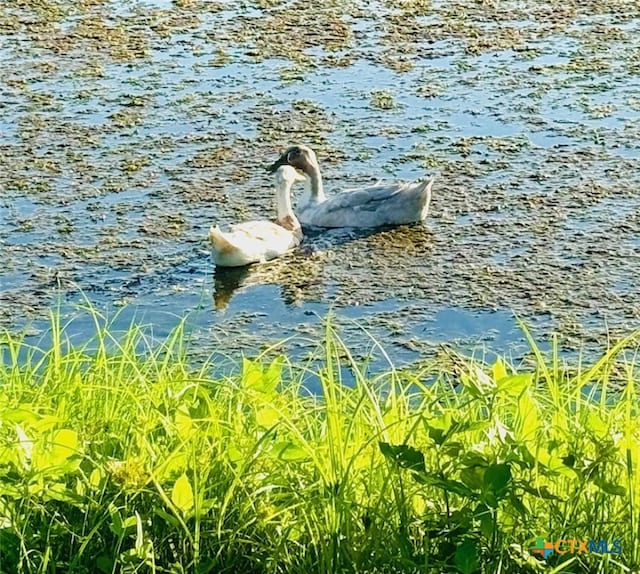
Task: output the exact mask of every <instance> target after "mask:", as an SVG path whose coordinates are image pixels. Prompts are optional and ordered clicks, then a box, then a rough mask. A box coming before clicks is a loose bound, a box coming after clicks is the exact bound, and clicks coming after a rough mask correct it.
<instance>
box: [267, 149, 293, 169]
mask: <svg viewBox="0 0 640 574" xmlns="http://www.w3.org/2000/svg"><path fill="white" fill-rule="evenodd" d="M281 165H289V162H288V161H287V154H286V153H283V154H282V155H281V156H280V157H279V158H278V159H277V160H276V161H274V162H273V163H272V164H271V165H270V166H268V167H267V171H268V172H269V173H275V171H276V170H277V169H278V168H279V167H280V166H281Z"/></svg>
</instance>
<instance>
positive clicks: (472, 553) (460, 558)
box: [454, 540, 479, 574]
mask: <svg viewBox="0 0 640 574" xmlns="http://www.w3.org/2000/svg"><path fill="white" fill-rule="evenodd" d="M454 561H455V563H456V566H457V568H458V570H460V572H461V573H462V574H473V572H475V571H476V570H478V567H479V561H478V549H477V548H476V545H475V544H474V542H473V541H471V540H465V541H464V542H463V543H462V544H460V546H458V548H457V550H456V554H455V557H454Z"/></svg>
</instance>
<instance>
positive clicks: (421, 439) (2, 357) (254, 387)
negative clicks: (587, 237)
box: [0, 311, 640, 574]
mask: <svg viewBox="0 0 640 574" xmlns="http://www.w3.org/2000/svg"><path fill="white" fill-rule="evenodd" d="M93 317H94V320H95V324H96V335H95V337H94V338H93V339H91V341H88V342H86V343H84V344H75V343H74V344H72V343H71V342H69V341H68V340H67V338H66V336H65V330H64V326H63V325H62V324H61V321H60V316H59V315H56V314H55V313H53V314H52V319H51V332H50V337H51V339H50V340H51V344H50V347H48V348H47V349H40V350H38V349H36V348H34V347H32V346H30V345H29V344H28V343H27V342H26V341H25V340H24V339H23V338H21V337H20V336H18V335H14V334H11V333H8V332H5V333H3V334H0V572H2V573H13V572H17V573H36V572H43V573H44V572H73V573H76V572H92V573H93V572H105V573H109V572H171V573H180V572H199V573H200V572H203V573H204V572H220V573H222V572H242V573H256V574H258V573H273V574H276V573H283V574H284V573H313V572H319V573H320V572H321V573H334V572H354V573H356V572H358V573H365V572H367V573H369V572H370V573H387V572H388V573H394V572H398V573H400V572H425V573H432V572H433V573H436V572H438V573H440V572H459V573H463V574H472V573H474V572H481V573H498V572H504V573H512V572H520V573H535V572H548V573H552V572H553V573H555V572H572V573H575V572H585V573H591V572H597V573H603V574H604V573H610V572H638V568H639V567H640V476H639V473H638V465H639V464H640V446H639V445H640V417H639V416H638V414H639V412H638V411H639V406H640V405H639V401H638V393H637V389H636V384H637V377H638V373H637V355H636V353H637V348H638V339H639V338H640V334H638V333H634V334H632V335H630V336H628V337H627V338H625V339H623V340H621V341H619V342H618V343H616V344H611V345H609V346H608V348H606V349H603V352H602V354H601V356H600V358H599V359H598V360H596V361H594V362H592V363H589V364H579V363H578V362H575V363H576V364H567V363H566V362H565V361H563V360H562V359H560V358H559V356H558V353H557V352H556V351H557V345H552V349H551V351H550V352H549V353H548V354H545V353H543V352H542V351H541V350H540V348H539V347H538V346H536V344H535V342H534V341H533V340H532V338H531V337H530V336H529V334H528V333H527V331H526V329H524V327H523V329H524V332H525V335H526V336H527V338H528V340H529V343H530V345H531V349H532V355H531V356H532V357H533V360H528V361H527V362H526V363H523V364H521V365H512V364H509V363H508V362H507V361H506V360H505V359H502V358H498V359H497V360H495V361H494V362H493V363H491V364H486V363H483V362H481V361H478V360H476V359H473V358H469V357H463V356H460V355H457V354H455V353H454V352H447V353H445V355H444V356H443V357H441V358H438V359H435V360H433V361H431V362H430V363H428V364H421V365H418V366H415V367H407V368H402V369H393V368H390V369H389V370H388V372H385V373H378V374H370V373H368V372H367V369H366V364H364V363H362V362H358V361H356V360H354V359H353V358H352V356H351V354H350V352H349V347H348V344H346V343H345V342H344V341H343V340H342V339H341V338H340V333H339V332H338V331H337V330H336V329H335V328H334V326H333V325H332V321H331V317H328V318H327V319H326V320H325V325H326V328H325V338H324V340H323V341H319V347H318V349H319V351H318V356H317V360H315V361H313V362H309V363H307V364H292V363H290V362H289V361H288V360H287V359H286V357H284V356H281V355H279V356H266V355H263V356H259V357H257V358H246V357H244V358H239V359H238V360H239V361H240V362H241V369H240V372H239V373H237V374H233V375H229V376H215V377H214V376H212V375H211V374H210V373H211V364H208V363H205V364H202V365H198V366H196V367H194V365H193V363H191V362H190V361H189V336H188V333H186V331H185V328H184V324H182V325H180V326H178V327H177V328H176V329H175V330H174V331H173V332H172V333H171V335H170V336H169V337H167V338H166V339H165V340H163V341H155V340H153V339H152V338H150V337H149V335H148V334H147V333H146V332H145V329H144V328H143V327H142V326H137V325H132V326H131V327H130V329H129V330H128V332H127V333H125V334H124V335H122V336H116V335H115V334H114V333H111V332H110V330H109V327H108V326H105V325H104V324H103V323H102V322H101V320H100V317H99V316H98V314H97V312H95V311H93ZM382 346H383V345H381V347H382ZM381 347H380V348H381ZM345 369H346V370H348V371H349V372H350V373H351V374H352V375H353V384H350V385H345V384H343V382H342V380H341V373H342V372H344V370H345ZM310 374H311V375H312V376H314V377H317V380H318V381H319V384H320V389H321V392H320V393H311V392H309V391H308V389H306V388H305V386H304V381H305V380H306V379H305V377H308V376H309V375H310ZM545 543H546V544H547V547H548V550H549V548H550V551H547V552H546V554H547V555H546V556H545V557H544V558H543V557H542V556H541V554H542V551H543V550H539V551H538V552H536V548H540V549H543V548H544V544H545ZM549 545H550V546H549Z"/></svg>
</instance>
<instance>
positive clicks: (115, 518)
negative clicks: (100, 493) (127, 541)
mask: <svg viewBox="0 0 640 574" xmlns="http://www.w3.org/2000/svg"><path fill="white" fill-rule="evenodd" d="M109 517H110V518H111V522H110V523H109V529H110V530H111V532H113V533H114V534H115V535H116V536H118V537H120V536H122V535H123V534H124V525H123V524H122V517H121V516H120V509H119V508H118V507H117V506H116V505H115V504H113V503H109Z"/></svg>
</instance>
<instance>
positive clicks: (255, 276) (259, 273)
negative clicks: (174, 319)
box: [213, 253, 325, 311]
mask: <svg viewBox="0 0 640 574" xmlns="http://www.w3.org/2000/svg"><path fill="white" fill-rule="evenodd" d="M324 262H325V257H324V255H323V254H321V253H312V254H308V253H294V254H292V255H290V256H285V257H282V258H279V259H275V260H273V261H269V262H268V263H262V264H258V265H247V266H245V267H227V268H225V267H218V268H216V269H214V272H213V302H214V306H215V308H216V310H219V311H221V310H224V309H226V308H227V306H228V305H229V303H230V301H231V299H232V298H233V296H234V295H235V294H236V293H237V292H242V291H244V290H246V289H248V288H250V287H252V286H255V285H274V284H275V285H279V286H280V294H281V297H282V300H283V301H284V303H285V304H286V305H299V304H301V303H303V302H304V301H310V300H318V299H321V298H322V293H323V287H322V269H323V266H324Z"/></svg>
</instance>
